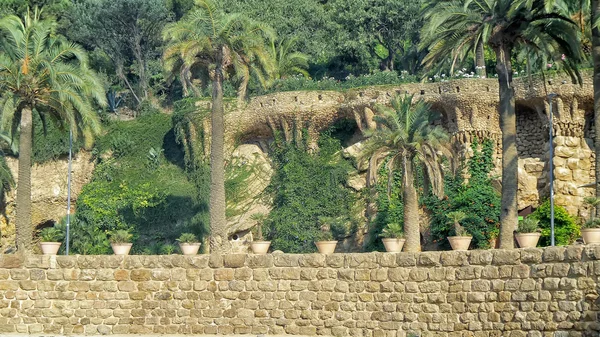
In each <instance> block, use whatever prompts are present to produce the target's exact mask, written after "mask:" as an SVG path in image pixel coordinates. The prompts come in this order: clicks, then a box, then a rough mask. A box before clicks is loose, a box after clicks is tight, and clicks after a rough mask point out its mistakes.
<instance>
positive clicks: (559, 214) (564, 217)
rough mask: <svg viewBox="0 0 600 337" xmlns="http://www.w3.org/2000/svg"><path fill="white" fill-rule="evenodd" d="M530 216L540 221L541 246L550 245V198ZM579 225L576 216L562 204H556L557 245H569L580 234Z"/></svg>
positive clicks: (555, 230) (555, 231)
mask: <svg viewBox="0 0 600 337" xmlns="http://www.w3.org/2000/svg"><path fill="white" fill-rule="evenodd" d="M528 217H531V218H533V219H537V220H539V222H540V228H541V230H542V231H541V232H542V236H541V237H540V246H550V243H551V242H550V241H551V240H550V200H546V201H544V202H543V203H542V204H541V205H540V207H538V208H537V209H536V210H535V211H534V212H533V213H531V214H530V215H529V216H528ZM580 235H581V232H580V231H579V226H578V225H577V222H576V221H575V218H574V217H573V216H571V215H570V214H569V212H567V210H566V209H564V208H563V207H561V206H557V205H554V239H555V241H556V245H557V246H566V245H569V244H571V243H573V242H575V240H577V238H579V236H580Z"/></svg>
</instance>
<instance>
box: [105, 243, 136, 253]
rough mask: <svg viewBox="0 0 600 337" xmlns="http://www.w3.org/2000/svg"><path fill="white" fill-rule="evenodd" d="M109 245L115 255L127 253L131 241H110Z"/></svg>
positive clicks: (131, 244)
mask: <svg viewBox="0 0 600 337" xmlns="http://www.w3.org/2000/svg"><path fill="white" fill-rule="evenodd" d="M110 246H111V247H112V250H113V252H114V253H115V255H129V250H131V246H133V243H111V244H110Z"/></svg>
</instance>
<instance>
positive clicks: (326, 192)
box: [267, 134, 355, 253]
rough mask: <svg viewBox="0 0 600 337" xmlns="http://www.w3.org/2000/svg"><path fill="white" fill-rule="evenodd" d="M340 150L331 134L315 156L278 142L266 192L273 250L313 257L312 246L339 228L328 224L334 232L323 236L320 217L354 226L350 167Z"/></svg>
mask: <svg viewBox="0 0 600 337" xmlns="http://www.w3.org/2000/svg"><path fill="white" fill-rule="evenodd" d="M294 143H295V142H294ZM340 150H341V146H340V143H339V141H338V140H336V139H333V138H331V137H330V136H329V135H327V134H325V135H322V136H321V138H320V139H319V150H318V151H317V152H316V153H312V154H311V153H309V152H308V151H306V150H305V149H304V148H298V147H297V146H296V145H293V144H288V143H285V142H283V141H282V140H281V139H279V137H277V138H276V142H275V144H274V145H273V163H274V167H275V174H274V176H273V178H272V179H271V185H270V186H269V189H268V191H269V193H270V195H271V196H272V197H273V203H274V208H273V210H272V211H271V213H270V214H269V217H268V228H267V237H268V238H269V239H271V241H272V245H273V249H275V250H277V249H279V250H282V251H284V252H289V253H306V252H314V251H315V250H316V248H315V246H314V244H313V242H314V241H318V240H319V239H321V238H323V235H326V236H329V235H331V237H332V236H333V235H332V233H331V232H332V230H333V229H334V228H336V225H334V224H333V223H329V224H328V225H329V226H330V227H329V228H328V229H327V230H325V231H321V224H320V223H319V218H322V217H329V218H332V219H336V221H340V222H342V223H347V222H348V221H350V222H352V219H351V218H350V217H349V214H352V212H351V210H352V206H353V204H354V200H355V198H354V196H353V195H352V193H351V192H350V190H349V189H348V188H346V187H344V183H345V182H346V179H347V177H348V172H349V171H350V170H351V165H350V163H348V162H347V161H345V160H344V159H343V158H342V157H341V151H340ZM341 232H344V230H340V231H339V234H340V235H343V234H342V233H341Z"/></svg>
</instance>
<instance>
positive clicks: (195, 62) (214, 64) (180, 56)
mask: <svg viewBox="0 0 600 337" xmlns="http://www.w3.org/2000/svg"><path fill="white" fill-rule="evenodd" d="M196 6H197V8H196V9H195V10H194V11H192V12H191V13H189V14H188V15H187V16H186V17H185V18H184V19H183V20H181V21H179V22H177V23H174V24H171V25H169V26H167V27H166V28H165V30H164V32H163V36H164V39H165V40H166V41H167V43H168V46H167V48H166V50H165V52H164V59H165V62H166V66H167V69H169V70H170V71H171V72H172V73H175V74H177V73H180V72H181V71H182V70H183V71H184V72H188V73H189V75H190V76H201V75H202V74H205V75H208V77H209V79H210V81H211V82H212V113H211V142H210V226H211V237H210V249H211V251H213V252H220V251H223V250H224V249H225V243H226V241H227V227H226V225H227V222H226V217H225V206H226V204H225V169H224V132H225V130H224V129H225V126H224V121H223V81H224V80H225V79H227V78H228V77H229V78H231V77H233V76H235V79H237V82H238V83H239V87H238V88H239V89H238V98H239V99H240V104H242V103H243V99H244V97H245V92H246V86H247V83H248V80H249V79H250V74H251V73H252V72H254V74H256V76H257V78H258V79H259V80H260V81H262V82H264V81H265V76H264V74H265V73H267V72H268V71H270V67H271V61H270V58H269V53H268V51H267V49H266V44H265V41H266V40H267V39H268V38H274V36H273V35H274V34H273V32H272V30H271V29H270V28H268V27H267V26H265V25H263V24H261V23H258V22H255V21H252V20H250V19H248V18H246V17H245V16H243V15H241V14H235V13H234V14H230V13H226V12H225V11H224V10H222V9H221V8H219V7H217V5H216V4H215V3H213V2H212V1H211V0H198V1H196Z"/></svg>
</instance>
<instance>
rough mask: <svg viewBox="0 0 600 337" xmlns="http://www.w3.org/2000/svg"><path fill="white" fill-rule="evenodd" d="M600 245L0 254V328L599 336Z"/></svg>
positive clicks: (74, 331) (90, 331)
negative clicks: (442, 249) (310, 251)
mask: <svg viewBox="0 0 600 337" xmlns="http://www.w3.org/2000/svg"><path fill="white" fill-rule="evenodd" d="M599 276H600V246H595V247H594V246H590V247H584V246H571V247H566V248H565V247H558V248H556V247H554V248H545V249H524V250H517V249H514V250H475V251H468V252H452V251H446V252H424V253H419V254H413V253H399V254H390V253H367V254H333V255H328V256H325V255H320V254H309V255H289V254H272V255H262V256H261V255H244V254H233V255H224V256H219V255H199V256H194V257H185V256H180V255H171V256H126V257H117V256H103V257H98V256H68V257H67V256H58V257H45V256H31V257H27V258H21V257H19V256H16V255H4V256H0V334H6V333H29V334H39V333H44V334H150V333H166V334H232V333H233V334H290V335H298V334H300V335H333V336H402V337H405V336H407V333H408V332H415V333H417V335H418V336H419V335H420V336H421V337H425V336H443V337H459V336H478V337H479V336H481V337H484V336H485V337H490V336H494V337H500V336H506V337H517V336H519V337H526V336H527V337H537V336H546V337H550V336H553V337H555V336H582V337H583V336H598V335H599V334H600V323H599V321H598V314H599V310H600V306H599V304H600V303H599V301H598V291H599V283H598V281H599Z"/></svg>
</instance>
